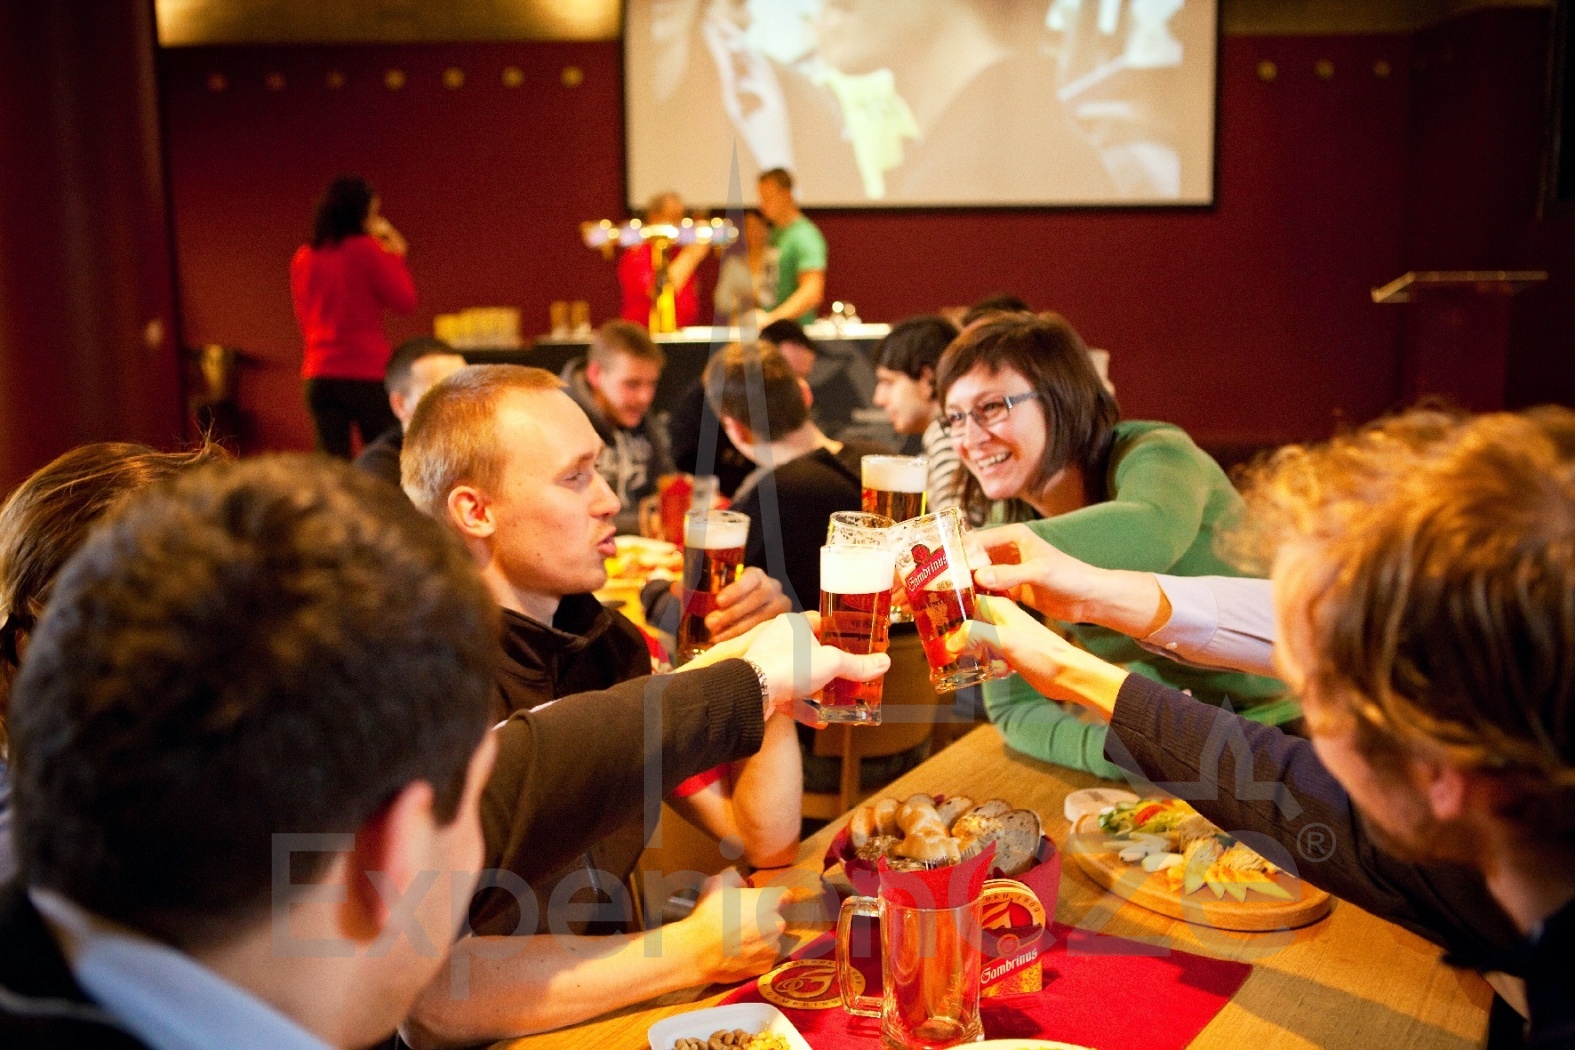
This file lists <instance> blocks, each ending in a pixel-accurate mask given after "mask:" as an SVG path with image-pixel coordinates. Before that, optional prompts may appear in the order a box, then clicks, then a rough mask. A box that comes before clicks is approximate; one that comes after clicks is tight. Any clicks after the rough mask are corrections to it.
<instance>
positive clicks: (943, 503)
mask: <svg viewBox="0 0 1575 1050" xmlns="http://www.w3.org/2000/svg"><path fill="white" fill-rule="evenodd" d="M956 338H957V326H956V325H954V324H952V323H951V322H950V321H948V320H946V318H944V317H941V316H939V315H937V314H927V315H924V316H920V317H910V318H908V319H906V320H904V321H899V322H897V324H895V325H893V326H892V329H891V331H890V332H889V333H887V335H886V337H885V338H884V339H882V340H881V341H880V344H879V345H878V346H877V347H876V348H875V358H876V360H877V362H879V363H878V364H876V366H875V399H874V400H875V405H876V406H877V407H878V408H882V409H884V410H885V412H886V416H887V418H888V419H890V420H891V427H892V429H893V430H895V431H896V432H897V433H898V434H901V435H905V436H910V437H912V436H918V437H920V441H921V445H920V451H921V452H922V453H923V454H924V455H925V456H926V457H927V458H928V459H929V461H930V479H929V483H928V486H927V488H928V490H929V509H930V511H931V512H932V513H933V512H935V511H938V510H944V509H946V508H947V507H957V506H961V505H962V481H963V467H962V462H961V461H960V460H958V458H957V452H956V450H954V449H953V448H952V439H951V435H950V434H948V433H947V432H946V428H945V427H944V426H942V425H941V412H940V402H938V401H937V400H936V399H935V368H936V366H937V365H938V364H940V360H941V354H942V353H944V352H945V350H946V348H947V347H948V346H950V345H951V342H952V340H953V339H956Z"/></svg>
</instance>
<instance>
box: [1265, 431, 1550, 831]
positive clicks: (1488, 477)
mask: <svg viewBox="0 0 1575 1050" xmlns="http://www.w3.org/2000/svg"><path fill="white" fill-rule="evenodd" d="M1244 486H1245V488H1246V490H1247V491H1246V495H1247V501H1248V506H1249V508H1250V509H1251V511H1252V515H1251V521H1252V525H1251V527H1250V531H1248V532H1245V533H1243V534H1242V535H1241V536H1239V537H1238V542H1239V543H1241V544H1243V545H1245V546H1246V547H1249V548H1254V549H1255V550H1256V552H1257V554H1258V562H1259V565H1260V566H1261V565H1262V564H1263V562H1264V559H1265V558H1266V557H1268V556H1270V555H1272V554H1274V553H1276V552H1279V553H1280V554H1281V555H1282V556H1285V557H1287V558H1289V559H1291V560H1292V561H1294V563H1295V567H1296V570H1297V571H1295V572H1294V573H1292V574H1290V576H1289V577H1288V579H1287V580H1285V581H1282V582H1287V583H1288V584H1289V586H1290V588H1291V591H1292V593H1291V595H1290V601H1289V602H1288V603H1287V604H1288V605H1289V606H1290V607H1292V608H1295V609H1297V610H1298V611H1299V614H1300V615H1301V616H1302V617H1304V619H1303V620H1302V622H1301V623H1300V624H1298V625H1297V626H1299V627H1301V628H1304V631H1305V633H1304V634H1303V635H1302V638H1304V639H1305V641H1306V643H1307V645H1308V647H1309V649H1310V659H1309V660H1308V662H1309V663H1310V664H1311V666H1310V667H1308V668H1306V669H1305V670H1306V671H1307V673H1308V681H1307V683H1306V689H1305V691H1306V693H1307V694H1308V695H1312V696H1317V697H1319V698H1320V700H1321V701H1322V702H1323V703H1324V704H1326V705H1330V706H1332V707H1334V708H1335V709H1336V711H1335V713H1336V714H1340V713H1342V712H1341V711H1340V710H1339V709H1341V708H1343V709H1344V712H1343V713H1348V714H1349V715H1351V716H1354V717H1355V718H1356V720H1357V723H1358V734H1357V742H1358V746H1360V747H1362V748H1363V749H1364V751H1367V752H1368V753H1369V754H1382V753H1384V752H1390V753H1403V752H1407V751H1409V752H1414V751H1417V750H1418V749H1421V750H1423V751H1424V752H1431V753H1434V754H1441V755H1442V756H1443V757H1445V758H1446V760H1448V761H1450V762H1452V763H1453V764H1456V765H1459V766H1465V767H1473V768H1477V769H1481V770H1485V771H1490V772H1496V773H1499V774H1502V775H1503V776H1504V778H1505V781H1506V783H1507V784H1508V785H1509V786H1510V788H1511V790H1510V791H1509V792H1507V795H1508V796H1509V797H1511V799H1512V800H1513V802H1512V804H1510V805H1509V809H1511V810H1514V811H1515V812H1516V813H1517V814H1518V815H1519V816H1520V817H1521V818H1523V819H1531V813H1532V811H1535V813H1536V814H1537V815H1538V818H1539V819H1546V818H1548V817H1549V816H1550V815H1552V816H1553V819H1555V820H1556V821H1557V826H1560V827H1564V828H1566V829H1575V702H1572V701H1575V412H1571V411H1569V410H1567V409H1562V408H1541V409H1533V410H1530V411H1527V412H1522V413H1495V414H1491V415H1483V416H1478V417H1475V418H1468V417H1464V416H1460V415H1456V414H1451V413H1448V412H1441V411H1437V410H1431V409H1420V410H1415V411H1412V412H1408V413H1405V414H1402V415H1399V416H1396V417H1393V418H1391V419H1386V420H1382V421H1380V422H1378V423H1375V424H1372V425H1370V426H1368V427H1365V428H1362V429H1361V430H1358V431H1355V432H1354V433H1351V434H1348V435H1345V436H1343V437H1339V438H1336V439H1334V440H1333V441H1330V442H1328V443H1327V444H1325V445H1321V446H1314V447H1303V446H1294V447H1290V448H1286V449H1282V450H1280V451H1279V452H1278V453H1277V454H1276V455H1274V456H1273V457H1272V458H1271V459H1269V460H1268V461H1266V462H1264V463H1262V464H1260V465H1258V466H1256V467H1255V468H1253V469H1251V470H1249V471H1248V472H1247V474H1246V476H1245V478H1244ZM1282 626H1284V625H1283V624H1282Z"/></svg>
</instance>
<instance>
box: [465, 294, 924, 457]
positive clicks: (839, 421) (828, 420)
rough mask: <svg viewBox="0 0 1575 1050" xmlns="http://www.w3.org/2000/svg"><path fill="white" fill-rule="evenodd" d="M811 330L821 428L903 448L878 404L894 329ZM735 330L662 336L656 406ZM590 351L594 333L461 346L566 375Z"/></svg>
mask: <svg viewBox="0 0 1575 1050" xmlns="http://www.w3.org/2000/svg"><path fill="white" fill-rule="evenodd" d="M808 331H809V336H810V338H811V339H813V340H815V345H816V346H817V347H818V348H819V349H820V356H819V357H818V358H817V359H816V361H815V369H814V371H813V372H811V373H810V374H809V386H810V390H811V392H812V393H813V394H814V399H815V403H814V415H815V419H816V421H817V422H819V423H820V426H821V429H822V430H824V431H825V432H826V435H827V436H828V437H833V438H838V439H841V440H854V439H856V440H860V441H873V442H875V443H876V444H879V445H885V446H887V447H889V448H891V449H893V450H895V449H897V448H898V447H899V446H900V445H901V444H902V440H901V439H900V438H898V436H897V434H896V432H895V431H893V430H892V429H891V423H890V421H889V420H887V418H886V413H885V412H883V411H881V410H880V409H878V408H875V407H874V406H873V404H872V402H871V398H873V397H874V396H875V347H876V345H877V344H879V342H880V341H881V339H883V338H885V336H886V333H887V332H888V331H890V328H889V326H887V325H883V324H852V325H844V326H843V327H842V328H841V330H840V331H839V330H838V329H836V328H834V327H832V326H831V325H829V324H815V325H811V326H810V327H809V329H808ZM730 334H731V336H732V338H736V337H737V336H736V332H735V333H729V332H728V330H726V329H716V330H715V331H714V332H713V329H710V328H688V329H685V330H684V331H682V332H677V333H674V334H672V335H659V336H656V337H655V338H656V342H657V343H658V344H659V345H660V346H661V347H662V349H663V351H665V352H666V354H667V367H665V368H664V369H662V379H661V382H660V383H658V384H657V387H656V400H655V402H654V403H653V404H652V406H651V408H652V411H659V412H668V413H671V412H672V410H673V407H674V406H675V405H677V404H678V403H679V401H680V400H681V399H682V398H683V396H684V394H685V392H686V391H688V390H689V388H690V387H691V386H693V385H694V384H696V383H698V382H699V381H700V376H701V373H702V372H704V371H705V366H706V362H707V361H709V360H710V359H711V355H712V354H713V353H715V352H716V351H718V350H721V349H722V348H723V347H725V346H726V345H727V343H728V340H729V336H730ZM589 349H590V341H589V339H541V340H538V341H537V342H536V343H535V344H534V345H532V346H528V347H509V348H503V349H485V350H483V349H462V350H460V353H461V354H463V355H464V356H465V360H467V361H469V362H470V363H471V364H511V365H534V366H535V367H537V368H545V369H547V370H548V371H549V372H552V373H553V374H554V375H560V374H562V372H563V370H564V367H565V366H566V365H568V364H569V362H571V361H580V360H583V359H584V358H585V355H586V352H587V351H588V350H589Z"/></svg>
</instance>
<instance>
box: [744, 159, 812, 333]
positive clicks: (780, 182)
mask: <svg viewBox="0 0 1575 1050" xmlns="http://www.w3.org/2000/svg"><path fill="white" fill-rule="evenodd" d="M757 187H758V189H759V192H760V214H762V215H764V216H765V217H766V221H767V222H769V223H770V224H771V247H772V249H773V251H775V253H776V268H777V287H776V305H775V306H773V307H772V308H771V309H769V310H762V311H760V314H759V321H758V325H757V327H759V328H760V329H762V330H763V329H764V328H765V327H766V326H767V325H769V324H770V323H771V322H773V321H779V320H783V319H789V320H794V321H797V322H799V323H800V324H809V323H810V322H811V321H813V320H814V319H815V311H816V310H818V309H819V308H820V304H821V302H822V300H824V299H825V297H826V238H825V237H824V236H822V235H821V232H820V228H819V227H817V226H816V225H815V224H814V223H812V222H810V221H809V219H808V217H807V216H805V215H804V213H803V212H801V211H799V210H798V204H797V203H796V202H795V201H794V200H793V176H792V175H790V174H789V173H788V172H786V171H785V170H783V169H782V168H772V169H771V170H770V171H767V172H764V173H763V174H762V175H761V176H760V180H759V182H758V183H757Z"/></svg>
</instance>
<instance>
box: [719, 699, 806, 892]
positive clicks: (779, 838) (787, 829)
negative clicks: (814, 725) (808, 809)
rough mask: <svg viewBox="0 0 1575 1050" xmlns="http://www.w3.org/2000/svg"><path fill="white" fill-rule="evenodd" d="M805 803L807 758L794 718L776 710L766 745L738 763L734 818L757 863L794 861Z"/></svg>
mask: <svg viewBox="0 0 1575 1050" xmlns="http://www.w3.org/2000/svg"><path fill="white" fill-rule="evenodd" d="M803 803H804V763H803V758H802V757H801V755H800V754H799V749H798V732H797V730H796V729H795V728H794V722H793V719H791V718H789V717H788V716H787V715H784V714H777V715H773V716H772V717H771V719H770V720H769V721H767V722H766V739H765V742H764V743H763V744H761V745H760V750H759V751H757V752H756V753H755V754H753V755H751V756H749V757H748V758H746V759H744V760H743V761H742V762H737V763H734V765H733V823H734V825H735V826H736V827H737V828H738V834H739V837H740V838H741V839H742V840H743V842H744V859H745V860H746V861H748V862H749V863H750V864H751V865H753V866H754V867H757V868H776V867H781V866H782V865H784V864H791V863H793V860H794V858H795V857H796V856H797V855H798V836H799V827H800V824H801V823H802V810H803Z"/></svg>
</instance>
